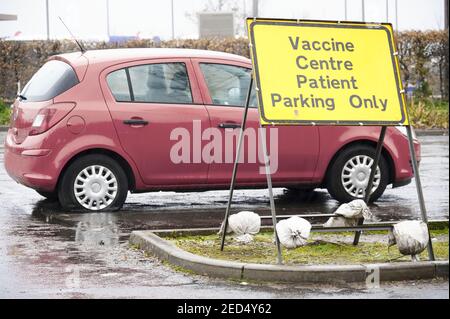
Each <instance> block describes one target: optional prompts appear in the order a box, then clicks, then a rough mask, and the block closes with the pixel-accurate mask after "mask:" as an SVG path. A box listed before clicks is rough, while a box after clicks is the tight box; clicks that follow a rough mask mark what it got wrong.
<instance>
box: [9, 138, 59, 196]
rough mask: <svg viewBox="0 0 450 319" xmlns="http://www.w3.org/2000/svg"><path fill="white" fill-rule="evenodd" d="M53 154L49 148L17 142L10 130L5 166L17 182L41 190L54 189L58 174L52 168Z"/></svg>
mask: <svg viewBox="0 0 450 319" xmlns="http://www.w3.org/2000/svg"><path fill="white" fill-rule="evenodd" d="M52 155H53V154H52V152H51V150H49V149H40V148H29V147H24V146H22V145H18V144H15V143H14V142H13V141H12V138H11V133H10V132H8V135H7V137H6V142H5V168H6V171H7V173H8V175H9V176H10V177H11V178H12V179H14V180H15V181H16V182H18V183H20V184H22V185H25V186H28V187H30V188H33V189H36V190H40V191H53V190H54V189H55V186H56V183H57V176H56V174H55V173H54V172H55V170H53V169H52V168H51V163H52V162H53V158H52ZM52 172H53V173H52Z"/></svg>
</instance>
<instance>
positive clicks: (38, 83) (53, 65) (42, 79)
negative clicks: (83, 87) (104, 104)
mask: <svg viewBox="0 0 450 319" xmlns="http://www.w3.org/2000/svg"><path fill="white" fill-rule="evenodd" d="M78 83H79V81H78V78H77V75H76V74H75V72H74V70H73V69H72V67H71V66H70V65H69V64H67V63H65V62H62V61H57V60H52V61H49V62H47V63H45V64H44V65H43V66H42V67H41V68H40V69H39V71H37V72H36V73H35V74H34V75H33V77H32V78H31V80H30V81H29V82H28V83H27V85H26V86H25V87H24V89H23V90H22V92H21V93H20V95H21V96H23V97H24V98H26V101H30V102H38V101H47V100H50V99H53V98H54V97H55V96H57V95H59V94H61V93H63V92H65V91H67V90H68V89H70V88H71V87H73V86H74V85H76V84H78Z"/></svg>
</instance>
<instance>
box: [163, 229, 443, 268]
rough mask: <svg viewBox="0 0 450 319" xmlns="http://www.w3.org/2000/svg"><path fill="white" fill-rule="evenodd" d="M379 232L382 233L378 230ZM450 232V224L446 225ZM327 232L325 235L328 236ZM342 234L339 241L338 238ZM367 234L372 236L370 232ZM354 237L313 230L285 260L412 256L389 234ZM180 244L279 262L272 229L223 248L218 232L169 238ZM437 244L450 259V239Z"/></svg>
mask: <svg viewBox="0 0 450 319" xmlns="http://www.w3.org/2000/svg"><path fill="white" fill-rule="evenodd" d="M377 233H378V235H380V234H382V233H380V232H377ZM442 234H445V230H437V231H432V235H433V236H437V235H442ZM446 234H447V235H448V228H447V229H446ZM324 235H325V236H324ZM328 236H330V237H331V236H334V240H327V237H328ZM336 236H338V238H339V241H338V240H336ZM364 236H370V234H369V233H368V232H365V233H364ZM344 237H349V238H353V233H332V234H329V233H328V234H319V233H313V234H312V236H311V238H310V240H309V244H308V245H307V246H304V247H298V248H296V249H283V260H284V262H285V263H286V264H302V265H307V264H357V263H377V262H390V261H393V262H398V261H410V260H411V258H410V257H409V256H402V255H401V254H400V253H399V251H398V249H397V247H396V246H393V247H390V248H388V245H387V236H386V238H385V240H384V242H360V244H359V245H358V246H353V245H352V244H351V243H350V242H351V241H350V242H349V243H343V241H344V239H349V238H344ZM167 239H168V240H170V241H172V242H173V243H175V245H177V246H178V247H179V248H181V249H183V250H186V251H188V252H191V253H193V254H197V255H201V256H205V257H209V258H215V259H224V260H231V261H239V262H248V263H261V264H262V263H264V264H274V263H276V248H275V245H274V243H273V234H272V233H271V232H262V233H259V234H257V235H256V236H255V237H254V241H253V242H252V243H250V244H246V245H243V244H239V243H237V242H236V241H234V240H233V238H232V236H229V237H228V238H227V244H226V246H225V249H224V251H223V252H222V251H220V237H219V236H218V235H217V234H213V235H207V236H185V237H171V238H167ZM433 248H434V252H435V255H436V258H437V259H438V260H447V259H448V250H449V249H448V239H447V241H444V242H442V241H440V242H433ZM420 258H421V259H422V260H427V252H426V251H424V252H423V253H422V254H421V255H420Z"/></svg>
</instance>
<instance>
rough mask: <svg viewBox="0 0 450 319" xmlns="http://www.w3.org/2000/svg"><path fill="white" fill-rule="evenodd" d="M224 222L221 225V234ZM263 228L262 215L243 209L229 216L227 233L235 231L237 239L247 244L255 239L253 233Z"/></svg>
mask: <svg viewBox="0 0 450 319" xmlns="http://www.w3.org/2000/svg"><path fill="white" fill-rule="evenodd" d="M223 228H224V223H222V225H221V226H220V230H219V234H222V232H223ZM260 229H261V217H260V216H259V215H258V214H255V213H254V212H249V211H241V212H239V213H237V214H233V215H231V216H230V217H228V227H227V230H226V231H227V234H228V233H231V232H233V233H234V234H235V235H236V237H235V240H236V241H237V242H239V243H244V244H247V243H249V242H251V241H253V235H255V234H257V233H259V230H260Z"/></svg>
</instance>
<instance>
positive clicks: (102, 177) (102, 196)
mask: <svg viewBox="0 0 450 319" xmlns="http://www.w3.org/2000/svg"><path fill="white" fill-rule="evenodd" d="M117 186H118V184H117V179H116V177H115V176H114V174H113V173H112V171H111V170H110V169H108V168H107V167H104V166H101V165H91V166H88V167H86V168H85V169H83V170H82V171H81V172H80V173H79V174H78V175H77V177H76V178H75V182H74V193H75V198H76V199H77V201H78V203H80V205H81V206H83V207H84V208H87V209H89V210H100V209H103V208H106V207H108V206H109V205H110V204H111V203H112V202H113V201H114V199H115V198H116V196H117Z"/></svg>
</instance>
